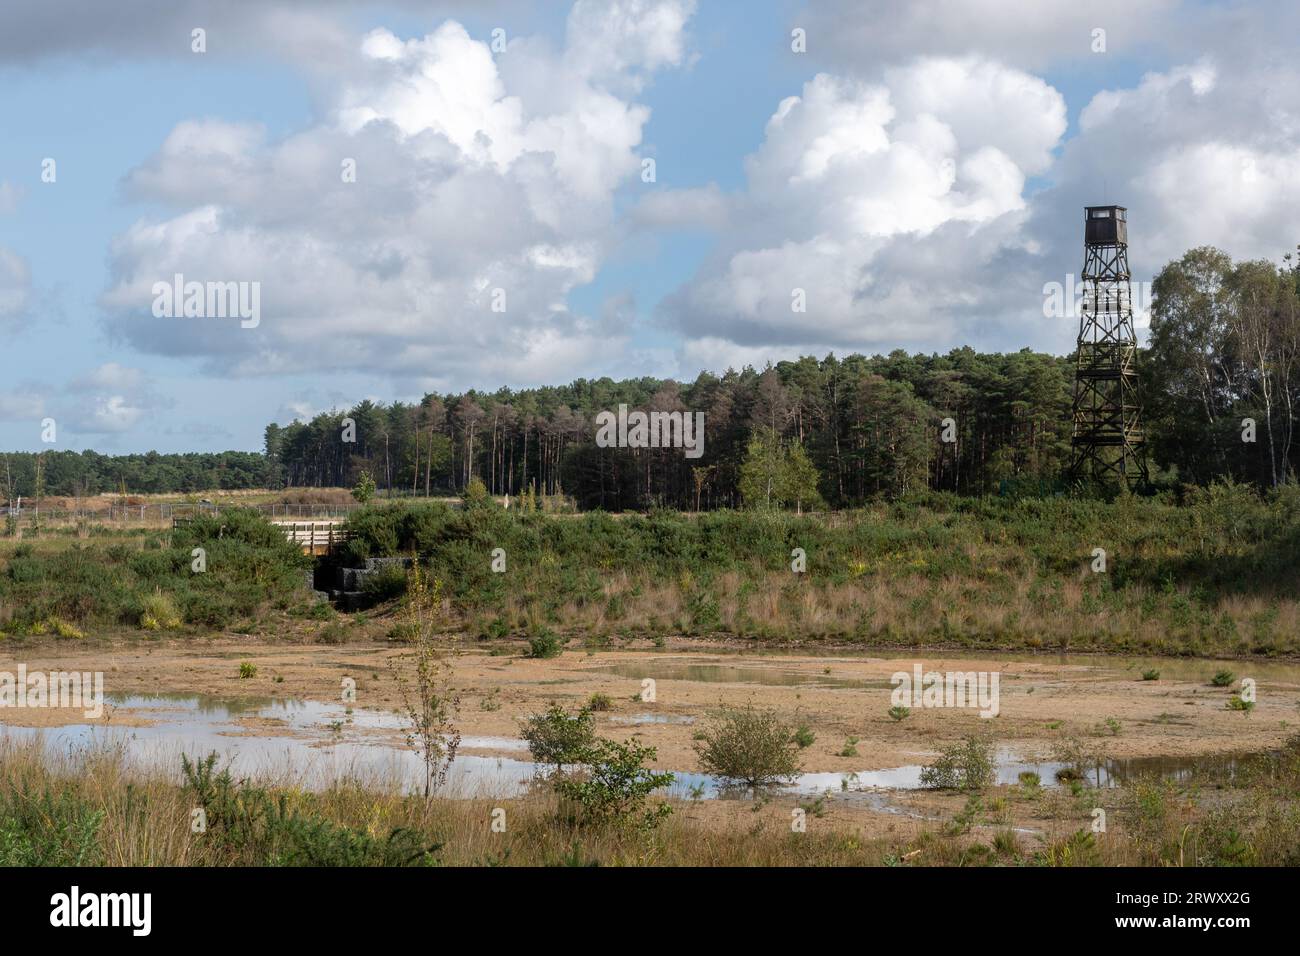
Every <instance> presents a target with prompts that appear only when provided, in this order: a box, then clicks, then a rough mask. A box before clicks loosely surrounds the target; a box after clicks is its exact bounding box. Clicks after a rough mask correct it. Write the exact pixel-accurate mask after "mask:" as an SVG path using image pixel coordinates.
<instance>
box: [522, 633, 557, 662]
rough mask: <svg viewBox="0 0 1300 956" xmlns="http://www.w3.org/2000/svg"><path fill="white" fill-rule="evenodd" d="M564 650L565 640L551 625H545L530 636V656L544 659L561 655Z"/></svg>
mask: <svg viewBox="0 0 1300 956" xmlns="http://www.w3.org/2000/svg"><path fill="white" fill-rule="evenodd" d="M563 651H564V641H563V640H561V638H560V636H559V635H558V634H556V633H555V632H554V631H552V630H551V629H550V628H549V627H543V628H541V629H539V630H538V632H537V633H536V634H534V635H533V636H532V637H530V638H528V656H529V657H536V658H541V659H543V660H545V659H549V658H552V657H559V656H560V654H561V653H562V652H563Z"/></svg>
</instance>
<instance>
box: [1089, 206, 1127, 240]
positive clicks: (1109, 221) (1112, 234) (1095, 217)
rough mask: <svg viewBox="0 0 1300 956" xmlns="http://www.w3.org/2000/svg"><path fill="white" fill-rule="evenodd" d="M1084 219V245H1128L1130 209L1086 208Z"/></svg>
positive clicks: (1119, 207) (1111, 207)
mask: <svg viewBox="0 0 1300 956" xmlns="http://www.w3.org/2000/svg"><path fill="white" fill-rule="evenodd" d="M1084 217H1085V218H1084V228H1083V242H1084V245H1088V246H1127V245H1128V209H1127V208H1125V207H1124V206H1085V207H1084Z"/></svg>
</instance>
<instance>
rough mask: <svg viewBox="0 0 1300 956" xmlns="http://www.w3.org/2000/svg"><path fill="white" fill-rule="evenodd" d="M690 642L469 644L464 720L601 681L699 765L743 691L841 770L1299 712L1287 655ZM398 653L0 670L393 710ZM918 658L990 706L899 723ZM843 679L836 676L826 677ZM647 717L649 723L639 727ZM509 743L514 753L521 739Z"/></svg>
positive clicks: (1262, 725) (663, 751) (1146, 748)
mask: <svg viewBox="0 0 1300 956" xmlns="http://www.w3.org/2000/svg"><path fill="white" fill-rule="evenodd" d="M699 648H700V644H699V643H698V642H694V641H689V640H683V641H680V642H669V643H668V645H667V646H666V647H664V648H661V649H647V650H600V651H585V650H568V651H566V652H565V653H564V654H563V655H562V656H560V657H558V658H555V659H551V660H531V659H527V658H524V657H520V656H517V655H518V645H512V646H511V649H510V653H511V654H514V655H516V656H508V655H505V654H502V655H500V656H493V655H492V654H490V653H489V652H487V651H485V650H483V649H480V648H476V647H466V648H464V649H462V650H461V651H460V652H459V653H457V654H456V655H455V656H454V658H453V661H454V663H453V668H454V684H455V686H456V688H457V690H458V692H459V693H460V695H461V707H460V719H459V726H460V730H461V733H462V734H463V735H465V736H498V737H517V736H518V721H519V719H520V718H521V717H523V716H524V715H527V714H529V713H535V712H537V711H540V710H542V709H544V708H545V707H546V706H547V704H549V703H550V702H552V701H555V702H559V703H561V704H563V705H565V706H566V707H570V708H575V707H577V706H579V705H581V704H583V703H585V702H587V701H588V700H589V699H590V698H591V696H592V695H593V694H602V695H605V696H607V697H608V698H609V700H610V702H611V707H610V709H609V710H607V711H602V712H599V713H597V714H596V720H597V726H598V732H599V733H601V734H603V735H606V736H611V737H616V738H620V739H624V738H627V737H630V736H632V735H637V736H638V738H639V739H640V741H641V742H642V743H644V744H648V745H650V746H653V747H655V748H656V750H657V752H658V759H657V760H656V762H655V763H656V766H657V767H659V768H662V769H669V770H677V771H690V770H696V769H698V760H697V758H696V755H695V753H694V749H693V742H694V741H693V735H694V734H695V733H696V732H697V731H698V729H699V726H700V724H701V722H703V721H705V720H707V719H708V715H709V713H710V712H711V711H712V710H714V709H715V708H716V707H717V706H718V705H720V704H745V703H747V702H750V701H753V702H754V703H755V704H756V705H758V706H762V707H772V708H775V709H776V710H777V711H779V712H780V713H781V714H782V715H784V716H785V717H786V718H787V719H788V720H790V721H791V722H793V723H798V724H806V725H807V727H808V728H809V729H810V730H811V731H812V732H813V734H814V735H815V741H814V742H813V743H812V745H811V746H809V747H807V748H806V749H804V750H803V751H801V756H802V761H803V769H804V770H805V771H807V772H834V773H845V774H847V773H852V772H855V771H864V770H875V769H884V768H890V767H898V766H903V765H912V764H918V763H924V762H926V761H927V760H928V759H929V758H930V757H932V756H933V755H934V754H935V753H936V752H937V751H938V749H939V748H940V747H942V746H944V745H946V744H948V743H951V742H953V741H955V740H958V739H960V738H961V737H963V736H965V735H967V734H970V733H974V732H981V731H983V732H991V733H992V734H993V735H994V736H995V737H996V738H997V741H998V744H999V746H1001V747H1006V748H1009V749H1011V750H1013V751H1015V752H1016V753H1017V754H1020V755H1023V756H1025V757H1029V758H1033V757H1041V758H1045V757H1047V756H1048V755H1049V754H1050V751H1051V748H1052V745H1053V743H1054V742H1055V741H1058V740H1060V739H1062V738H1064V737H1067V736H1076V737H1079V738H1080V739H1082V740H1084V741H1085V742H1086V743H1087V744H1088V745H1089V746H1091V747H1095V748H1097V749H1099V750H1100V751H1101V752H1103V753H1104V754H1105V755H1106V756H1108V757H1113V758H1130V757H1149V756H1189V755H1198V754H1211V753H1226V752H1242V751H1254V750H1261V749H1265V748H1269V747H1273V746H1276V745H1278V744H1280V743H1281V742H1282V741H1283V740H1285V739H1286V738H1287V737H1288V736H1290V735H1291V734H1293V733H1295V731H1296V727H1297V724H1300V665H1295V664H1262V663H1261V664H1252V663H1248V662H1240V661H1239V662H1235V663H1232V664H1225V665H1219V664H1216V663H1215V662H1211V661H1190V660H1176V661H1174V660H1166V661H1152V660H1144V661H1141V662H1138V661H1128V660H1121V659H1115V658H1101V657H1099V658H1095V659H1088V660H1082V661H1081V660H1078V659H1076V658H1068V659H1064V660H1062V659H1057V658H1054V657H1053V656H1050V655H1044V656H1043V657H1041V658H1037V659H1023V658H1022V659H1007V658H1005V657H992V656H985V657H975V656H954V655H952V654H945V653H944V652H939V651H936V652H933V653H926V654H924V655H922V656H917V657H890V658H886V657H880V656H873V654H872V653H871V652H870V651H869V650H868V651H862V652H859V653H855V654H854V655H853V656H847V655H845V654H842V653H836V654H834V655H833V656H832V655H828V656H817V655H816V654H806V655H785V654H772V655H762V654H757V653H744V654H737V653H728V652H725V651H723V650H722V649H719V648H712V649H708V648H706V649H699ZM408 653H409V651H408V650H407V649H405V648H403V647H401V646H400V645H397V646H395V645H390V644H378V643H358V644H347V645H301V644H287V643H286V644H269V643H266V642H265V641H258V640H254V639H249V638H239V639H236V638H219V639H208V640H205V639H193V638H190V639H185V640H173V641H168V640H161V641H151V642H148V643H143V642H121V643H112V642H104V643H100V644H98V645H94V644H88V643H87V644H82V643H73V642H59V643H54V642H48V643H43V644H38V645H32V646H29V647H15V646H13V645H9V646H4V645H0V672H4V671H8V672H15V671H16V669H17V666H18V664H19V663H22V664H25V665H26V666H27V669H28V672H29V673H31V672H35V671H52V670H56V671H70V670H80V671H92V672H93V671H102V672H103V673H104V689H105V692H106V693H107V694H140V693H157V692H160V691H168V692H175V693H194V694H206V695H213V696H216V697H227V698H234V697H265V698H269V697H280V698H303V699H310V700H318V701H338V700H339V699H340V696H341V688H342V683H343V680H344V678H352V679H353V680H355V681H356V694H357V699H356V706H358V707H363V708H373V709H378V710H396V709H398V708H399V706H400V696H399V693H398V690H397V685H396V681H395V679H394V668H397V669H398V670H409V661H408V660H407V657H406V655H407V654H408ZM245 661H247V662H250V663H252V664H254V665H256V668H257V675H256V676H255V677H253V678H249V679H241V678H240V677H239V669H240V667H239V665H240V663H241V662H245ZM914 663H920V664H921V665H922V666H923V668H924V669H925V670H926V671H931V670H935V671H964V672H968V671H986V672H997V673H998V674H999V675H1000V691H1001V694H1000V713H999V715H998V716H997V717H994V718H990V719H983V718H981V717H979V716H978V713H977V711H975V710H972V709H965V710H962V709H953V708H917V707H914V708H913V709H912V713H911V715H910V716H909V717H907V718H906V719H904V720H902V721H895V720H893V719H892V718H891V717H890V716H889V714H888V711H889V708H890V703H891V702H890V694H891V690H892V688H891V685H890V677H891V675H893V674H894V673H895V672H898V671H904V672H908V673H910V672H911V671H912V666H913V664H914ZM1219 666H1225V667H1228V668H1229V669H1231V670H1232V671H1233V672H1234V673H1235V674H1236V676H1237V678H1238V680H1240V678H1242V677H1252V678H1254V679H1255V680H1256V682H1257V695H1258V702H1257V706H1256V708H1255V710H1254V711H1253V712H1252V713H1249V714H1243V713H1240V712H1234V711H1229V710H1227V709H1226V708H1225V703H1226V701H1227V700H1228V698H1229V697H1230V696H1232V695H1233V693H1234V692H1235V690H1234V688H1216V687H1213V686H1211V685H1210V682H1209V679H1210V676H1211V675H1212V674H1214V673H1215V671H1216V670H1217V669H1218V668H1219ZM1146 667H1155V668H1157V669H1159V670H1160V672H1161V676H1160V679H1159V680H1154V681H1143V680H1141V671H1142V670H1143V669H1144V668H1146ZM619 670H622V671H623V672H622V673H619V672H618V671H619ZM645 677H650V678H652V679H653V680H654V682H655V683H654V691H655V700H654V701H653V702H648V701H645V700H643V699H641V697H642V693H643V683H642V681H643V678H645ZM688 678H695V679H688ZM801 682H803V683H801ZM839 682H843V683H844V684H846V685H847V686H834V685H835V684H836V683H839ZM1234 687H1239V684H1238V685H1234ZM106 719H107V718H106ZM143 719H144V718H142V717H141V716H140V715H139V714H133V713H131V712H130V711H129V710H125V709H123V708H117V709H116V710H115V711H114V712H113V713H112V714H111V720H112V722H113V724H114V725H116V726H129V725H131V724H132V723H133V722H140V721H142V720H143ZM647 719H651V720H653V721H656V722H642V721H647ZM657 721H663V722H657ZM1108 721H1109V722H1110V724H1109V726H1108V723H1107V722H1108ZM86 722H87V721H86V719H85V717H84V716H83V715H82V713H81V712H80V711H76V710H62V711H60V710H52V709H32V708H13V707H0V723H7V724H12V725H15V726H28V727H30V726H57V725H61V724H71V723H78V724H80V723H86ZM284 732H285V729H284V728H283V727H280V726H277V724H276V722H275V721H268V720H264V719H251V718H246V719H245V720H244V721H243V722H242V724H241V730H240V733H241V734H249V735H277V734H283V733H284ZM852 737H856V738H858V741H857V743H856V745H855V746H856V750H857V755H856V756H851V757H845V756H840V755H839V754H840V751H841V750H843V749H844V747H845V745H846V742H847V741H848V740H849V738H852ZM474 752H484V751H483V750H481V749H478V750H475V751H474ZM511 755H512V756H515V757H519V756H521V755H520V754H519V753H518V752H517V751H516V752H513V753H512V754H511ZM1007 789H1008V788H1003V790H1004V791H1005V790H1007ZM1011 789H1014V788H1011ZM805 802H806V801H805ZM961 802H962V801H961V798H960V797H955V796H945V795H934V794H927V793H909V794H906V795H902V796H900V797H898V799H896V800H892V801H891V807H890V809H892V811H893V812H888V813H887V812H882V808H881V807H880V806H879V805H878V802H877V803H876V804H872V803H869V802H863V801H854V800H848V799H845V800H838V799H837V800H832V801H830V802H829V803H828V804H827V805H826V806H825V807H823V808H819V809H820V810H821V812H822V813H823V816H822V817H818V818H817V819H816V825H823V824H827V823H830V824H834V823H835V822H836V821H837V820H843V819H853V820H856V821H858V823H859V824H860V823H861V822H862V821H863V820H864V819H868V818H869V826H868V827H867V830H868V831H869V832H870V833H871V834H874V835H880V834H896V835H900V836H902V835H905V834H907V833H909V832H911V830H912V829H914V828H915V827H916V826H918V825H920V820H919V818H924V817H929V818H936V817H945V816H950V815H951V813H952V812H953V811H954V809H955V808H957V807H960V805H961ZM723 803H725V802H719V801H700V802H692V803H690V804H688V805H686V806H685V807H684V808H683V812H687V813H689V814H692V815H698V816H700V817H701V818H702V819H703V818H708V817H709V816H710V815H718V814H721V815H731V816H735V815H736V814H738V813H741V812H742V811H739V810H737V809H736V808H735V807H734V806H731V807H727V806H723V805H721V804H723ZM791 803H792V799H791V798H789V797H787V798H785V800H784V803H783V804H782V807H784V809H783V808H782V807H778V808H775V809H773V808H765V809H764V810H763V812H762V813H761V814H759V815H756V816H762V817H763V818H765V819H767V818H771V819H768V823H769V824H771V823H772V821H773V820H775V821H777V823H779V822H780V821H781V820H783V819H785V815H786V814H788V812H789V809H788V805H790V804H791ZM1012 809H1013V812H1012V813H1011V814H1010V818H1009V820H1010V822H1011V823H1012V824H1014V825H1025V826H1028V827H1031V828H1036V827H1041V821H1040V823H1039V824H1035V823H1033V822H1032V821H1033V820H1034V819H1035V818H1036V817H1039V816H1041V814H1040V813H1039V812H1038V808H1037V807H1034V806H1029V805H1026V806H1022V807H1019V808H1014V807H1013V808H1012ZM900 811H902V812H901V813H900ZM750 812H751V811H749V810H745V811H743V813H744V814H749V813H750ZM909 813H910V814H915V815H916V816H908V815H907V814H909ZM773 814H775V816H773ZM864 814H865V815H866V816H864ZM751 819H754V818H751ZM1026 821H1029V822H1026ZM773 825H776V824H773Z"/></svg>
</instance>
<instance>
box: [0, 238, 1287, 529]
mask: <svg viewBox="0 0 1300 956" xmlns="http://www.w3.org/2000/svg"><path fill="white" fill-rule="evenodd" d="M1153 291H1154V298H1153V304H1152V317H1151V328H1150V334H1149V341H1148V343H1147V346H1146V348H1144V349H1143V351H1142V355H1141V358H1140V369H1141V375H1142V394H1143V401H1144V406H1145V424H1146V433H1147V436H1148V457H1149V460H1150V463H1151V465H1152V473H1153V476H1154V479H1155V481H1156V482H1157V483H1161V484H1165V485H1177V484H1208V483H1210V482H1212V481H1214V480H1216V479H1220V478H1231V479H1233V480H1235V481H1243V482H1250V483H1253V484H1255V485H1258V486H1260V487H1272V486H1276V485H1279V484H1282V483H1284V482H1288V481H1292V480H1294V477H1295V472H1296V466H1297V457H1298V456H1300V450H1298V449H1297V443H1296V441H1295V423H1296V419H1297V415H1300V263H1298V262H1297V261H1296V260H1294V259H1293V256H1291V255H1287V256H1284V262H1283V264H1282V265H1280V266H1279V265H1275V264H1272V263H1269V262H1267V261H1262V260H1259V261H1248V262H1240V263H1234V262H1233V261H1232V260H1231V258H1230V257H1229V256H1228V255H1227V254H1225V253H1223V252H1221V251H1219V250H1217V249H1212V248H1200V249H1194V250H1191V251H1189V252H1188V253H1186V254H1185V255H1184V256H1183V257H1182V258H1181V259H1179V260H1176V261H1174V262H1171V263H1169V264H1168V265H1166V266H1165V268H1164V269H1162V270H1161V271H1160V273H1159V274H1158V275H1157V276H1156V278H1155V281H1154V283H1153ZM1073 383H1074V362H1073V359H1072V357H1068V356H1064V357H1063V356H1053V355H1048V354H1043V353H1038V352H1032V351H1030V350H1028V349H1025V350H1021V351H1018V352H1011V353H980V352H976V351H974V350H973V349H970V348H960V349H954V350H952V351H950V352H948V353H946V354H943V355H940V354H930V355H922V354H916V355H910V354H907V353H906V352H903V351H894V352H891V353H890V354H888V355H883V356H882V355H875V356H871V357H867V356H863V355H850V356H847V357H844V358H837V357H836V356H834V355H830V356H827V357H825V358H823V359H817V358H815V357H811V356H805V357H802V358H799V359H797V360H794V361H783V362H779V363H777V364H776V365H773V366H770V367H768V368H765V369H762V370H758V369H755V368H752V367H746V368H744V369H741V370H740V371H736V370H734V369H728V370H727V371H725V372H723V373H722V374H712V373H709V372H703V373H701V374H700V375H699V376H698V377H697V378H696V379H695V380H694V381H692V382H676V381H671V380H662V379H656V378H636V379H626V380H623V381H615V380H613V379H610V378H599V379H578V380H577V381H575V382H572V383H570V384H569V385H563V386H547V387H542V388H529V389H518V390H515V389H506V388H502V389H498V390H497V391H495V392H483V391H479V390H476V389H471V390H469V391H466V392H464V393H461V394H442V395H437V394H428V395H425V396H424V397H423V399H421V400H420V401H419V402H412V403H405V402H393V403H392V404H389V405H384V404H379V403H374V402H371V401H368V400H367V401H363V402H360V403H359V404H357V405H356V406H354V407H352V408H351V409H348V410H346V411H340V410H332V411H329V412H322V413H320V414H318V415H316V416H314V417H313V418H311V419H310V420H309V421H294V422H292V423H290V424H288V425H284V426H281V425H278V424H271V425H268V426H267V427H266V430H265V448H264V452H263V453H262V454H260V455H258V454H252V453H242V452H226V453H222V454H214V455H158V454H155V453H150V454H149V455H128V456H119V457H109V456H103V455H97V454H95V453H94V452H85V453H82V454H81V455H77V454H75V453H71V452H63V453H55V452H50V453H46V454H45V455H44V456H42V457H43V458H44V459H45V462H46V464H45V466H44V483H45V485H46V487H47V489H48V490H49V493H51V494H71V493H73V492H74V490H75V489H77V488H81V489H84V490H85V491H86V492H87V493H95V492H98V491H111V490H118V489H119V487H120V486H121V485H122V483H123V482H125V484H126V486H127V488H128V489H129V490H130V491H140V492H146V491H190V490H200V489H204V488H248V487H272V488H277V487H321V486H325V487H339V486H344V487H350V486H352V485H354V484H355V483H356V482H357V480H358V478H359V477H360V476H361V474H362V473H367V474H369V475H370V477H371V478H372V479H373V481H374V482H375V485H376V487H377V489H378V494H379V495H380V496H384V495H390V496H392V495H438V494H451V493H459V492H460V491H463V490H464V489H465V488H466V487H467V486H468V484H469V483H470V481H471V480H473V479H478V480H481V481H482V482H483V484H484V485H485V486H486V487H487V489H488V490H489V491H490V492H491V493H492V494H496V495H507V494H509V495H517V494H521V493H523V492H525V491H527V490H531V491H533V492H534V493H536V494H541V495H556V494H563V495H567V496H570V497H572V498H573V499H574V500H575V501H576V502H577V503H578V505H579V507H582V508H603V509H607V510H624V509H648V508H655V507H674V508H682V509H696V510H700V509H711V508H722V507H740V506H742V505H744V504H747V503H748V504H753V503H754V500H755V499H756V498H759V497H761V498H762V499H763V501H764V502H765V503H767V504H773V503H776V504H782V505H789V506H792V507H795V506H797V507H808V506H811V505H821V504H826V505H830V506H832V507H851V506H854V505H858V504H861V503H863V502H865V501H867V500H870V499H873V498H878V497H891V498H892V497H898V496H901V495H904V494H906V493H908V492H910V491H914V490H919V489H926V488H928V489H934V490H949V491H953V492H957V493H959V494H972V495H975V494H985V493H990V492H1004V491H1006V490H1007V489H1008V488H1011V489H1015V490H1017V491H1029V492H1031V493H1033V492H1048V491H1052V490H1060V489H1062V488H1063V487H1064V485H1063V482H1062V476H1063V474H1064V472H1065V470H1066V467H1067V465H1068V463H1069V459H1070V431H1071V399H1072V390H1073ZM620 405H627V406H628V407H629V408H631V409H636V410H641V411H645V412H647V413H656V412H659V413H672V412H682V413H685V412H703V413H704V443H703V454H702V455H701V456H700V457H698V458H688V457H687V456H685V455H683V453H682V449H680V448H670V447H602V446H601V445H600V444H598V443H597V441H596V434H597V430H598V429H597V425H596V416H597V415H598V414H599V413H600V412H604V411H612V410H616V409H618V407H619V406H620ZM632 444H635V443H632ZM8 459H9V462H10V465H11V467H12V469H13V471H14V472H15V473H16V475H17V478H16V481H17V485H18V487H19V489H20V493H26V494H29V495H30V494H32V493H33V481H32V479H33V478H34V469H35V456H32V455H10V456H8ZM0 480H3V476H2V475H0ZM24 488H25V489H26V491H21V489H24ZM774 496H775V498H774Z"/></svg>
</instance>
